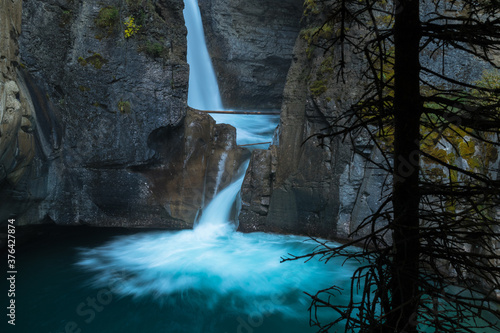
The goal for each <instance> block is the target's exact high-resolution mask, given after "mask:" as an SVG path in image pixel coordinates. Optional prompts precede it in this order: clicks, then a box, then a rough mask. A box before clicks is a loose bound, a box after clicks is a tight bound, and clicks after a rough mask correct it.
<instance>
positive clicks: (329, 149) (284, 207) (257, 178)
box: [239, 37, 370, 238]
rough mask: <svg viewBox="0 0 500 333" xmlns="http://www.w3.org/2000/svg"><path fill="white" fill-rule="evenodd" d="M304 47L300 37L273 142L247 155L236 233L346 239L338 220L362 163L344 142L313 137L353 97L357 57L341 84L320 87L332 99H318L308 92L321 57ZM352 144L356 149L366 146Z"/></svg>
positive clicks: (352, 198) (354, 195)
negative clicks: (247, 232)
mask: <svg viewBox="0 0 500 333" xmlns="http://www.w3.org/2000/svg"><path fill="white" fill-rule="evenodd" d="M307 49H308V44H307V41H306V40H305V39H304V38H302V37H299V38H298V39H297V42H296V45H295V49H294V54H295V56H294V58H293V62H292V65H291V67H290V71H289V73H288V77H287V83H286V86H285V90H284V94H283V105H282V109H281V119H280V126H279V132H278V133H277V135H276V139H275V144H274V145H273V146H271V148H270V150H268V151H256V152H254V153H253V155H252V160H251V162H250V168H249V170H248V171H247V175H246V178H245V182H244V184H243V189H242V211H241V214H240V226H239V228H240V230H242V231H273V232H280V233H299V234H306V235H311V236H322V237H330V238H333V237H345V236H346V235H347V232H348V230H349V229H350V228H351V226H350V220H346V221H344V222H343V223H339V215H340V214H346V213H347V214H348V215H349V217H350V215H351V211H349V212H348V210H349V208H350V209H352V206H354V204H355V203H356V201H357V199H358V196H360V195H361V194H360V193H358V190H359V188H360V187H361V183H362V182H363V180H364V173H365V169H364V164H363V162H362V161H358V160H356V161H355V163H353V162H354V161H353V158H354V156H353V155H352V153H351V149H352V144H351V142H349V141H343V140H342V138H341V137H335V138H325V139H324V140H322V141H319V140H318V138H317V137H315V136H314V134H317V133H324V134H328V133H329V132H328V131H329V130H328V127H329V123H328V121H329V120H330V119H332V117H334V116H338V115H339V114H340V112H343V110H345V109H346V107H347V106H348V105H349V104H350V103H352V102H353V101H354V99H355V98H356V96H357V95H358V94H359V92H360V89H362V87H363V84H362V80H361V77H360V75H359V73H357V72H356V71H355V70H354V68H355V66H356V61H359V59H355V60H353V63H352V64H351V66H350V67H349V68H348V69H347V70H348V75H346V77H347V78H348V80H347V81H346V83H345V84H341V83H337V84H333V85H328V84H325V86H324V89H325V94H328V96H335V98H334V99H333V98H329V99H324V98H321V97H320V96H319V95H317V94H314V93H312V91H311V82H315V81H316V80H319V79H320V78H319V76H320V75H321V73H322V71H324V68H323V65H322V64H324V63H325V60H327V59H325V58H324V57H323V56H322V55H321V54H320V52H318V54H316V56H317V57H313V58H311V57H308V55H307V54H306V50H307ZM331 60H332V59H330V61H331ZM353 87H357V88H353ZM325 128H327V130H326V131H325V130H324V129H325ZM356 144H357V145H358V146H360V147H361V146H364V145H366V142H361V141H360V142H359V143H356ZM369 148H370V147H369V146H368V147H363V149H369ZM262 165H265V166H266V167H264V166H262ZM261 179H265V180H266V181H261ZM347 206H349V207H347Z"/></svg>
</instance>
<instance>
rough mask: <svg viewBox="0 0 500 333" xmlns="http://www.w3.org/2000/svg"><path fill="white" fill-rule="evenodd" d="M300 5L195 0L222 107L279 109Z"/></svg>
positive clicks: (292, 0) (289, 0)
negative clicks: (198, 7)
mask: <svg viewBox="0 0 500 333" xmlns="http://www.w3.org/2000/svg"><path fill="white" fill-rule="evenodd" d="M302 4H303V1H302V0H284V1H266V0H255V1H244V0H236V1H235V0H199V5H200V8H201V15H202V18H203V25H204V27H205V35H206V37H207V38H206V39H207V47H208V50H209V53H210V55H211V57H212V62H213V66H214V69H215V72H216V75H217V78H218V82H219V89H220V93H221V97H222V102H223V104H224V107H225V108H231V109H247V110H251V109H260V110H262V109H279V108H280V107H281V100H282V95H283V87H284V85H285V79H286V74H287V71H288V68H289V66H290V61H291V59H292V50H293V45H294V42H295V39H296V37H297V35H298V32H299V30H300V19H301V16H302Z"/></svg>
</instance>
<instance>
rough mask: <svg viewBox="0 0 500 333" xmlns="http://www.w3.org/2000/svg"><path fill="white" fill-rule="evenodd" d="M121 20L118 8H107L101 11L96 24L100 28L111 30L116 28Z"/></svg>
mask: <svg viewBox="0 0 500 333" xmlns="http://www.w3.org/2000/svg"><path fill="white" fill-rule="evenodd" d="M119 19H120V15H119V11H118V8H116V7H115V6H107V7H104V8H101V10H99V14H98V15H97V18H96V19H95V24H96V26H97V27H99V28H103V29H106V28H107V29H109V28H112V27H113V26H115V24H117V23H118V21H119Z"/></svg>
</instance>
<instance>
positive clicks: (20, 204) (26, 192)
mask: <svg viewBox="0 0 500 333" xmlns="http://www.w3.org/2000/svg"><path fill="white" fill-rule="evenodd" d="M0 3H1V8H2V12H1V14H0V15H1V18H0V22H1V23H0V24H1V25H0V50H2V51H1V55H2V56H1V59H0V71H1V74H0V188H1V189H2V191H1V192H0V202H1V204H2V206H5V207H9V210H8V211H3V210H2V211H0V219H1V221H2V222H6V219H7V218H9V217H12V216H15V215H16V213H18V212H20V211H23V210H24V209H26V205H27V202H29V201H32V200H36V198H37V197H39V196H40V195H43V194H42V193H40V192H39V191H37V189H34V188H32V187H30V186H29V184H28V182H29V181H30V180H36V181H41V180H42V179H43V178H42V177H41V175H40V173H41V170H40V167H41V163H40V161H39V160H38V159H35V155H36V152H37V151H38V152H40V151H41V150H43V148H45V146H44V145H43V144H42V145H36V144H35V142H36V137H38V139H39V140H37V141H38V142H41V141H43V133H41V132H40V131H36V130H35V122H36V121H37V118H38V116H39V115H36V114H35V109H34V106H33V102H32V101H31V98H30V94H29V92H28V88H27V86H26V84H25V82H24V80H23V77H22V75H20V73H19V66H20V59H19V48H18V40H17V39H18V37H19V34H20V33H21V12H22V11H21V9H22V1H9V0H5V1H4V0H2V1H1V2H0ZM42 121H43V119H42Z"/></svg>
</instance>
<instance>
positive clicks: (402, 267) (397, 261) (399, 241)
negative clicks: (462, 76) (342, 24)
mask: <svg viewBox="0 0 500 333" xmlns="http://www.w3.org/2000/svg"><path fill="white" fill-rule="evenodd" d="M395 5H396V16H395V26H394V46H395V65H394V75H395V76H394V78H395V89H394V121H395V123H394V124H395V125H394V126H395V128H394V187H393V206H394V222H393V225H392V229H393V242H394V245H393V246H394V249H393V250H394V259H393V262H392V267H391V270H392V281H391V282H390V292H391V304H390V308H391V313H390V314H389V315H388V317H387V322H386V327H387V328H388V329H387V330H386V331H390V332H407V333H411V332H416V317H417V307H418V302H419V298H418V285H417V278H418V268H419V265H418V260H419V236H418V232H419V203H420V195H419V191H418V181H419V153H418V150H419V140H420V130H419V128H420V126H419V124H420V116H421V112H422V108H421V99H420V82H419V72H420V64H419V43H420V18H419V0H400V1H398V0H395Z"/></svg>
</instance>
